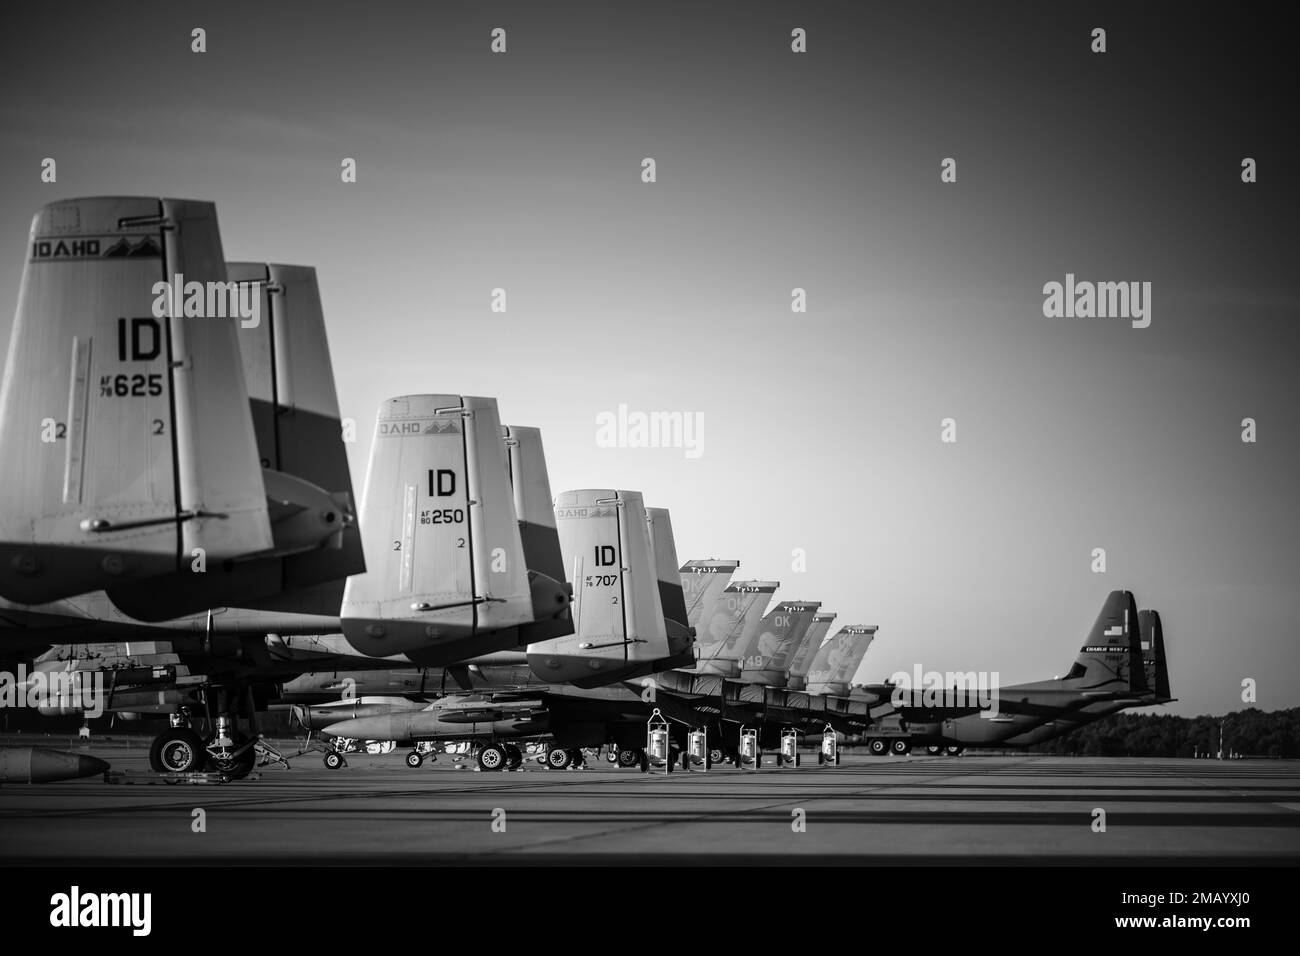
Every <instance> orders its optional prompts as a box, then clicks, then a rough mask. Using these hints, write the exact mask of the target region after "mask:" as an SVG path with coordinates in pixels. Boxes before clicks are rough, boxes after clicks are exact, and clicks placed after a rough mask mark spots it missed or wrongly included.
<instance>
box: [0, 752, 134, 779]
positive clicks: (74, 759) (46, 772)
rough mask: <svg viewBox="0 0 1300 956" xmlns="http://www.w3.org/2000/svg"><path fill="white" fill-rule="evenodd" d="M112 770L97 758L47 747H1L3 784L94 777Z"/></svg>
mask: <svg viewBox="0 0 1300 956" xmlns="http://www.w3.org/2000/svg"><path fill="white" fill-rule="evenodd" d="M108 769H109V765H108V764H107V763H106V762H105V761H103V760H100V759H99V758H98V757H88V756H86V755H85V754H70V753H67V752H65V751H62V750H50V749H49V748H48V747H2V748H0V783H54V782H55V781H58V780H76V779H77V778H78V777H93V776H95V775H96V774H102V773H104V772H105V771H107V770H108Z"/></svg>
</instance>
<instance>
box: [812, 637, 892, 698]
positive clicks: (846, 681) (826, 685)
mask: <svg viewBox="0 0 1300 956" xmlns="http://www.w3.org/2000/svg"><path fill="white" fill-rule="evenodd" d="M876 631H877V628H876V626H875V625H866V624H847V625H845V626H844V627H842V628H840V629H839V630H838V631H836V632H835V634H834V636H833V637H831V638H830V640H828V641H827V642H826V643H825V644H823V645H822V646H821V647H820V648H819V649H818V651H817V653H816V654H815V655H814V656H813V661H812V664H811V665H809V667H808V683H807V690H808V693H810V694H823V695H832V696H843V695H845V694H848V692H849V685H850V684H851V683H852V681H853V675H854V674H856V673H857V671H858V665H859V664H861V663H862V658H864V657H865V656H866V654H867V648H869V647H870V646H871V642H872V641H873V640H875V637H876Z"/></svg>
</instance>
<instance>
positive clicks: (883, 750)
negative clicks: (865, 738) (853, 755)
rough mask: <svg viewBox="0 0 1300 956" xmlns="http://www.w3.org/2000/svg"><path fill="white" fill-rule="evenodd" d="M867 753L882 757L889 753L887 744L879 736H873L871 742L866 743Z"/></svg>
mask: <svg viewBox="0 0 1300 956" xmlns="http://www.w3.org/2000/svg"><path fill="white" fill-rule="evenodd" d="M867 753H869V754H871V756H873V757H883V756H884V755H885V754H887V753H889V745H888V744H886V743H885V742H884V741H883V740H881V739H880V738H879V737H873V738H872V739H871V742H870V743H868V744H867Z"/></svg>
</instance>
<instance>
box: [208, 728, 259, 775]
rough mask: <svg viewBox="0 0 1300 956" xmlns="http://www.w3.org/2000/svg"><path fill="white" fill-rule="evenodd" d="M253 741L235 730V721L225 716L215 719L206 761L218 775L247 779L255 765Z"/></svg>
mask: <svg viewBox="0 0 1300 956" xmlns="http://www.w3.org/2000/svg"><path fill="white" fill-rule="evenodd" d="M253 744H254V741H252V740H250V739H249V738H248V737H246V736H245V735H244V734H241V733H240V732H239V731H238V730H236V729H235V719H234V718H233V717H231V716H229V715H227V714H221V715H220V716H218V717H217V732H216V735H215V736H214V737H213V738H212V741H211V742H210V743H209V744H208V748H207V749H208V761H209V762H210V763H211V764H212V769H213V770H215V771H217V772H218V773H224V774H229V775H230V776H232V777H234V778H236V779H239V778H241V777H247V776H248V775H249V773H251V772H252V770H253V767H254V766H255V765H256V764H257V751H256V750H254V749H253Z"/></svg>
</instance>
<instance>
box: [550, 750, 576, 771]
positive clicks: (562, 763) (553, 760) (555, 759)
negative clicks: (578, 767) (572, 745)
mask: <svg viewBox="0 0 1300 956" xmlns="http://www.w3.org/2000/svg"><path fill="white" fill-rule="evenodd" d="M572 762H573V755H572V754H571V753H570V752H569V751H567V750H562V749H561V748H559V747H552V748H551V749H550V750H548V751H546V766H547V767H549V768H550V769H552V770H563V769H564V768H565V767H567V766H568V765H569V764H571V763H572Z"/></svg>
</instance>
